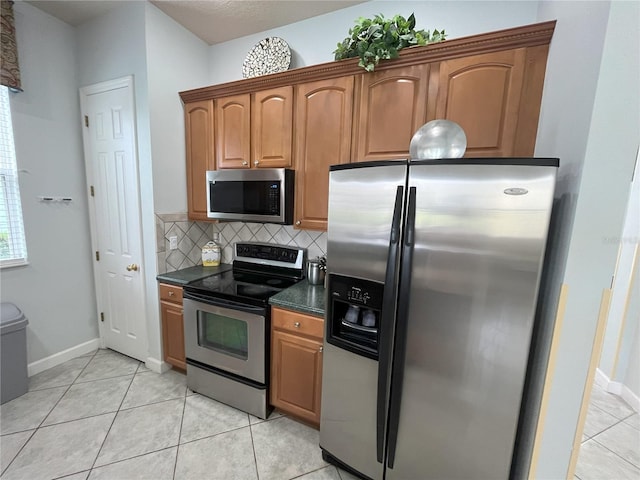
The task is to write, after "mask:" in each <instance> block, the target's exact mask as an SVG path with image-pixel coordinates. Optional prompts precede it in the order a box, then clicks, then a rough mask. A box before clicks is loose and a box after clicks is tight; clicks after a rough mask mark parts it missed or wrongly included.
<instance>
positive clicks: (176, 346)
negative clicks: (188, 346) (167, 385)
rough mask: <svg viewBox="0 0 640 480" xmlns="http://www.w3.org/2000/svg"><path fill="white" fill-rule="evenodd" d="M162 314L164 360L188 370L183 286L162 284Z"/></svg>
mask: <svg viewBox="0 0 640 480" xmlns="http://www.w3.org/2000/svg"><path fill="white" fill-rule="evenodd" d="M160 314H161V318H162V348H163V351H164V361H165V362H167V363H169V364H170V365H173V366H174V367H178V368H181V369H183V370H186V368H187V363H186V356H185V351H184V321H183V310H182V287H176V286H175V285H168V284H166V283H161V284H160Z"/></svg>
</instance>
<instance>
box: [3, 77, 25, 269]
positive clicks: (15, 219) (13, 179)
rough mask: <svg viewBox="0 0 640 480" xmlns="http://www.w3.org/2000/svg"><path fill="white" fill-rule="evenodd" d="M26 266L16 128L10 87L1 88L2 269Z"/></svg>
mask: <svg viewBox="0 0 640 480" xmlns="http://www.w3.org/2000/svg"><path fill="white" fill-rule="evenodd" d="M25 263H27V247H26V244H25V238H24V225H23V223H22V206H21V205H20V190H19V187H18V171H17V167H16V154H15V146H14V143H13V126H12V125H11V110H10V105H9V92H8V89H7V87H0V267H8V266H14V265H23V264H25Z"/></svg>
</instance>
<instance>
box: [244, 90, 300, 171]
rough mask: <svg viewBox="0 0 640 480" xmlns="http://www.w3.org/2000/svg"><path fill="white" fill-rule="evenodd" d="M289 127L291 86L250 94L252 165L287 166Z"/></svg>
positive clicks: (288, 163) (265, 166)
mask: <svg viewBox="0 0 640 480" xmlns="http://www.w3.org/2000/svg"><path fill="white" fill-rule="evenodd" d="M292 129H293V87H282V88H274V89H271V90H265V91H262V92H256V93H255V94H253V99H252V104H251V142H252V144H253V166H254V167H258V168H277V167H290V166H291V137H292Z"/></svg>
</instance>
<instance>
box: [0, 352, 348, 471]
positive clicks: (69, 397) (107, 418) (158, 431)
mask: <svg viewBox="0 0 640 480" xmlns="http://www.w3.org/2000/svg"><path fill="white" fill-rule="evenodd" d="M0 435H1V436H0V453H1V455H0V469H1V472H2V474H1V478H2V479H3V480H5V479H6V480H13V479H28V480H37V479H54V478H65V479H69V480H86V479H90V480H94V479H101V480H102V479H117V480H123V479H127V480H128V479H136V480H137V479H152V480H163V479H168V480H171V479H205V478H206V479H224V480H233V479H238V480H248V479H258V478H259V479H260V480H269V479H274V480H275V479H278V480H279V479H282V480H288V479H292V478H296V479H303V480H347V479H349V480H351V479H353V478H354V477H352V476H351V475H349V474H348V473H346V472H343V471H341V470H339V469H336V468H335V467H334V466H331V465H329V464H327V463H325V462H324V461H323V460H322V456H321V452H320V449H319V448H318V440H319V434H318V431H317V430H314V429H312V428H310V427H307V426H305V425H303V424H301V423H299V422H296V421H294V420H292V419H290V418H287V417H286V416H284V415H281V414H280V413H278V412H274V413H273V414H272V415H271V417H270V418H269V420H267V421H264V420H261V419H259V418H256V417H253V416H252V415H248V414H246V413H244V412H241V411H239V410H236V409H235V408H232V407H229V406H227V405H224V404H221V403H218V402H216V401H214V400H211V399H209V398H206V397H203V396H201V395H198V394H195V393H193V392H191V391H190V390H188V389H187V387H186V378H185V376H184V375H182V374H180V373H177V372H174V371H169V372H166V373H164V374H162V375H158V374H156V373H154V372H151V371H150V370H148V369H147V368H145V367H144V365H142V364H141V363H140V362H138V361H137V360H133V359H131V358H129V357H125V356H123V355H120V354H118V353H115V352H113V351H110V350H99V351H97V352H95V353H93V354H91V355H87V356H83V357H79V358H75V359H73V360H70V361H68V362H66V363H64V364H62V365H59V366H57V367H54V368H51V369H49V370H47V371H45V372H42V373H40V374H38V375H35V376H33V377H31V378H30V384H29V392H28V393H26V394H25V395H23V396H21V397H19V398H17V399H15V400H12V401H11V402H7V403H5V404H4V405H2V406H1V407H0Z"/></svg>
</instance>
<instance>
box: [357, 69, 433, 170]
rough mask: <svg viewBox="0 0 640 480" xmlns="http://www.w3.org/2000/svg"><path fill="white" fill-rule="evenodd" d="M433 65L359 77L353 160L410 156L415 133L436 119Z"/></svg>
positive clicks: (375, 72) (385, 71)
mask: <svg viewBox="0 0 640 480" xmlns="http://www.w3.org/2000/svg"><path fill="white" fill-rule="evenodd" d="M430 70H431V65H429V64H422V65H410V66H407V67H402V68H394V69H390V70H383V71H380V72H378V71H374V72H373V73H370V74H365V75H360V77H359V79H358V86H359V94H358V95H357V97H356V99H355V103H356V105H355V109H356V111H355V113H354V126H353V144H354V154H353V156H352V161H356V162H360V161H369V160H389V159H398V158H408V157H409V144H410V142H411V138H412V137H413V134H414V133H415V132H416V130H418V129H419V128H420V127H421V126H422V125H424V124H425V123H426V122H427V118H429V119H433V118H435V101H434V100H435V98H429V93H431V95H432V97H435V93H436V89H435V88H432V89H431V92H430V91H429V73H430Z"/></svg>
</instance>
